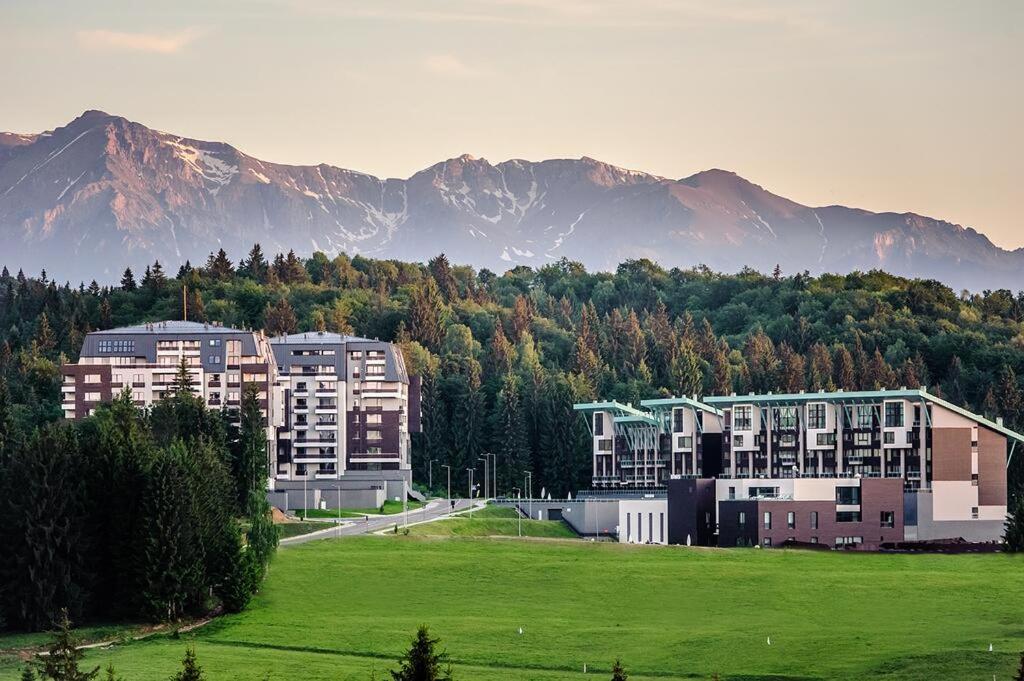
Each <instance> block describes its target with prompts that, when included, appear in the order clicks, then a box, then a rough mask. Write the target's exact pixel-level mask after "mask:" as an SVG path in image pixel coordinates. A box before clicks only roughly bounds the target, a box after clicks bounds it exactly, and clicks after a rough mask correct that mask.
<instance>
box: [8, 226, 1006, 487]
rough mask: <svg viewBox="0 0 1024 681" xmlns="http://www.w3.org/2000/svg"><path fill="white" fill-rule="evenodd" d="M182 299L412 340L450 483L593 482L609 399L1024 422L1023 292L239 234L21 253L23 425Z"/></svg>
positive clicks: (17, 397) (195, 310) (426, 440)
mask: <svg viewBox="0 0 1024 681" xmlns="http://www.w3.org/2000/svg"><path fill="white" fill-rule="evenodd" d="M236 257H237V256H236ZM183 301H184V302H187V308H188V317H189V319H193V320H200V321H202V320H208V321H219V322H221V323H223V324H224V325H226V326H232V327H238V328H253V329H260V328H262V329H265V330H266V332H267V333H268V334H280V333H292V332H296V331H301V330H311V329H325V330H329V331H335V332H341V333H349V334H355V335H359V336H364V337H369V338H379V339H382V340H389V341H394V342H396V343H398V344H399V345H400V346H401V348H402V350H403V353H404V356H405V359H406V363H407V365H408V367H409V370H410V373H413V374H418V375H420V376H422V377H423V397H424V399H423V405H422V410H423V429H424V432H423V433H422V434H421V435H417V436H416V437H415V439H414V457H413V458H414V467H415V471H414V478H415V480H417V482H419V483H421V484H422V483H426V481H427V480H428V479H430V478H432V479H433V482H434V486H435V488H438V489H440V484H441V479H442V477H443V469H442V468H441V466H442V465H444V464H447V465H450V466H451V471H452V488H453V491H458V490H463V489H465V488H466V478H467V472H466V469H467V468H469V467H471V466H474V465H478V464H479V459H480V457H481V456H482V455H483V454H484V453H494V454H495V455H496V456H497V467H498V491H499V492H506V491H511V490H512V489H513V488H516V487H521V486H522V484H523V478H524V474H525V472H526V471H530V472H532V474H533V485H534V493H539V492H540V491H541V490H542V489H543V490H547V491H550V492H552V493H554V494H564V493H565V492H568V491H573V492H575V491H576V490H577V489H580V488H586V487H588V486H589V477H590V459H589V454H588V447H587V440H586V429H585V426H584V424H583V423H582V419H580V418H579V417H578V415H577V414H575V413H574V412H573V410H572V404H573V403H574V402H578V401H586V400H592V399H595V398H601V399H617V400H619V401H622V402H631V403H637V402H638V401H639V400H641V399H644V398H648V397H656V396H665V395H679V394H687V395H693V394H698V395H708V394H723V393H730V392H733V391H735V392H737V393H743V392H747V391H759V392H766V391H769V390H773V391H776V392H780V391H785V392H796V391H799V390H801V389H805V390H820V389H833V388H843V389H845V390H854V389H875V388H882V387H887V388H898V387H901V386H906V387H918V386H922V385H924V386H927V387H928V389H929V390H931V391H932V392H934V393H936V394H939V395H941V396H943V397H944V398H946V399H948V400H951V401H953V402H955V403H958V404H962V405H964V406H966V407H967V408H969V409H971V410H974V411H977V412H980V413H983V414H985V415H987V416H990V417H995V416H1001V417H1003V418H1004V419H1005V421H1006V423H1007V425H1009V426H1011V427H1017V428H1020V427H1021V426H1024V422H1022V420H1024V399H1022V396H1021V382H1020V379H1019V378H1018V376H1019V375H1020V374H1021V372H1022V371H1024V292H1021V291H1018V292H1013V291H1008V290H995V291H983V292H973V293H972V292H968V291H961V292H954V291H952V290H951V289H949V288H948V287H946V286H944V285H943V284H941V283H939V282H936V281H929V280H911V279H905V278H900V277H895V276H892V275H889V274H886V273H884V272H881V271H871V272H855V273H852V274H847V275H832V274H826V275H821V276H810V275H808V274H807V273H806V272H798V273H793V274H789V275H784V274H783V273H782V272H780V271H779V269H778V268H776V270H775V271H774V272H773V273H771V274H763V273H759V272H756V271H753V270H750V269H743V270H741V271H739V272H738V273H736V274H722V273H718V272H713V271H710V270H709V269H708V268H706V267H695V268H690V269H680V268H672V269H665V268H662V267H660V266H658V265H656V264H654V263H652V262H650V261H647V260H633V261H627V262H624V263H622V264H621V265H620V266H619V267H618V268H617V270H616V271H615V272H587V271H586V270H585V269H584V268H583V267H582V266H581V265H580V264H578V263H575V262H572V261H568V260H564V259H563V260H560V261H553V262H551V263H550V264H548V265H546V266H544V267H541V268H538V269H532V268H529V267H525V266H519V267H515V268H513V269H510V270H509V271H507V272H505V273H503V274H496V273H494V272H491V271H489V270H487V269H481V270H475V269H473V268H471V267H468V266H465V265H458V264H452V263H450V262H449V261H448V260H447V258H446V257H445V256H444V255H439V256H437V257H435V258H433V259H431V260H430V261H429V262H428V263H426V264H421V263H408V262H399V261H394V260H378V259H373V258H369V257H364V256H362V255H356V256H353V257H350V256H347V255H344V254H343V255H339V256H336V257H333V258H332V257H329V256H327V255H325V254H324V253H320V252H318V253H314V254H313V255H312V257H310V258H300V257H298V256H296V255H295V253H293V252H289V253H287V254H276V255H273V256H269V255H267V254H264V252H263V250H262V248H261V247H260V246H259V245H258V244H257V245H255V246H254V247H253V248H252V249H251V251H250V252H249V253H247V254H245V255H244V257H242V258H241V259H240V260H238V261H237V262H236V261H233V260H232V259H231V257H229V255H228V254H226V253H224V252H223V251H220V252H218V253H213V254H210V257H209V258H208V260H207V262H205V263H202V264H197V265H192V264H190V263H186V264H185V265H183V266H182V267H180V268H179V270H178V271H177V272H176V273H173V276H171V274H170V273H167V272H165V271H164V269H163V268H162V267H161V266H160V264H159V263H154V264H153V265H151V266H150V267H147V268H146V271H145V272H141V273H133V272H131V271H130V270H125V271H124V272H123V276H122V277H121V279H120V281H119V282H117V283H111V284H104V285H101V284H99V283H97V282H95V281H93V282H89V283H85V282H82V283H80V284H78V285H71V284H69V283H63V284H61V283H58V282H56V281H53V280H52V279H50V278H49V277H48V276H47V275H46V273H45V272H42V273H39V274H38V275H36V276H27V275H26V274H25V273H23V272H21V271H18V272H17V274H13V275H12V274H11V272H10V271H9V270H8V269H7V268H4V270H3V273H2V275H0V373H2V375H3V376H4V378H5V382H6V385H7V388H6V393H9V397H8V398H7V399H8V400H9V403H10V406H9V407H7V412H8V413H9V414H10V417H9V419H8V420H9V422H10V428H12V429H15V430H18V431H20V432H24V433H30V432H32V431H34V430H35V429H37V428H39V427H41V426H44V425H45V424H48V423H51V422H53V421H56V420H58V419H59V418H60V413H61V412H60V407H59V402H60V369H59V367H60V364H61V362H63V361H66V360H72V359H74V358H75V357H76V353H77V352H78V350H79V346H80V344H81V341H82V338H83V336H84V334H86V333H87V332H89V331H90V330H94V329H107V328H112V327H116V326H122V325H127V324H134V323H139V322H143V321H157V320H163V319H181V318H182V313H183ZM5 427H7V426H5ZM43 432H44V433H45V432H46V431H45V430H44V431H43ZM2 437H3V436H2V435H0V438H2ZM1017 458H1018V459H1020V458H1021V457H1017ZM1015 463H1016V462H1015ZM1013 468H1014V471H1013V472H1012V479H1013V485H1014V488H1016V486H1018V485H1019V480H1020V477H1021V476H1020V474H1019V473H1018V472H1017V469H1018V468H1019V467H1018V466H1014V467H1013ZM478 476H479V474H478ZM477 479H478V480H479V477H478V478H477Z"/></svg>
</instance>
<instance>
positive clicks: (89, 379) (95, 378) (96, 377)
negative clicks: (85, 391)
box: [85, 374, 100, 383]
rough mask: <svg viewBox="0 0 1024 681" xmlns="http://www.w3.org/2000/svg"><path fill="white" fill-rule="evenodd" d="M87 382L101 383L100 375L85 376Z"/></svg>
mask: <svg viewBox="0 0 1024 681" xmlns="http://www.w3.org/2000/svg"><path fill="white" fill-rule="evenodd" d="M85 382H86V383H99V382H100V375H99V374H86V375H85Z"/></svg>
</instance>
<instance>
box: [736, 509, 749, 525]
mask: <svg viewBox="0 0 1024 681" xmlns="http://www.w3.org/2000/svg"><path fill="white" fill-rule="evenodd" d="M736 525H737V526H739V528H740V529H741V530H745V529H746V528H747V514H746V512H744V511H740V512H739V513H737V514H736Z"/></svg>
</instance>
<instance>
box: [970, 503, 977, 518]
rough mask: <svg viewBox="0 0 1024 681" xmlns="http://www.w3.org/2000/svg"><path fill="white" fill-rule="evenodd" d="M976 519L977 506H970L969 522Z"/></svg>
mask: <svg viewBox="0 0 1024 681" xmlns="http://www.w3.org/2000/svg"><path fill="white" fill-rule="evenodd" d="M977 519H978V507H977V506H972V507H971V520H977Z"/></svg>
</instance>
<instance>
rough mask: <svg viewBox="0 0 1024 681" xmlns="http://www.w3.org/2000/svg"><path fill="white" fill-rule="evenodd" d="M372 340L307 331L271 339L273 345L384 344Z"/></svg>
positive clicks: (326, 332) (340, 334) (327, 332)
mask: <svg viewBox="0 0 1024 681" xmlns="http://www.w3.org/2000/svg"><path fill="white" fill-rule="evenodd" d="M383 342H385V341H375V340H372V339H370V338H362V337H360V336H347V335H345V334H342V333H331V332H329V331H306V332H304V333H289V334H285V335H283V336H274V337H273V338H271V339H270V343H271V345H292V344H294V345H303V344H310V343H325V344H333V343H383Z"/></svg>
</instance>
